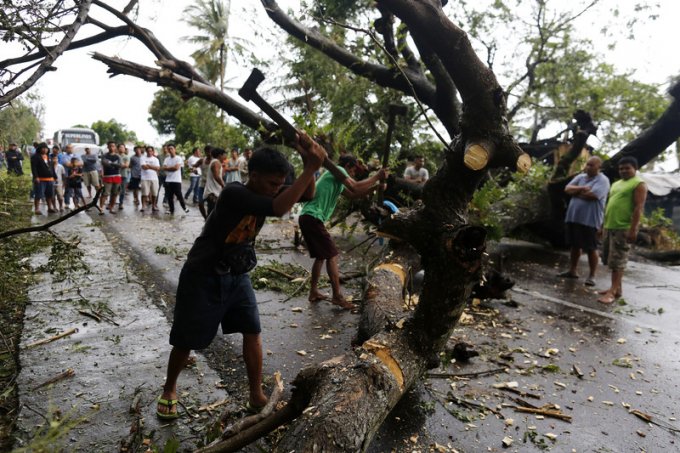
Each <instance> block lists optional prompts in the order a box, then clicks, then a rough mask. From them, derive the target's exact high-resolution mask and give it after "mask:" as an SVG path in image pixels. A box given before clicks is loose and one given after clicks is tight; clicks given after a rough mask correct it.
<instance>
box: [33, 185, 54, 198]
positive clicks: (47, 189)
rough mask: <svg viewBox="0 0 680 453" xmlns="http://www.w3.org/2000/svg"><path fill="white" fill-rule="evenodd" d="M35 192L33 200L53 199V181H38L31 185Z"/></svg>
mask: <svg viewBox="0 0 680 453" xmlns="http://www.w3.org/2000/svg"><path fill="white" fill-rule="evenodd" d="M33 190H35V198H36V199H38V200H44V199H45V198H53V197H54V181H39V182H37V183H34V184H33Z"/></svg>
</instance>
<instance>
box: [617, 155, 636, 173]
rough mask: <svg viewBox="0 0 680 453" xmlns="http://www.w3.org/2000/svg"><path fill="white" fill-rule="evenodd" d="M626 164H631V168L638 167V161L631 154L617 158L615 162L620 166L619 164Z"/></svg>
mask: <svg viewBox="0 0 680 453" xmlns="http://www.w3.org/2000/svg"><path fill="white" fill-rule="evenodd" d="M626 164H628V165H632V166H633V168H635V169H636V170H637V169H638V161H637V159H636V158H635V157H633V156H623V157H622V158H621V159H619V163H618V164H617V167H618V166H621V165H626Z"/></svg>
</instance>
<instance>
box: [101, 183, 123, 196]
mask: <svg viewBox="0 0 680 453" xmlns="http://www.w3.org/2000/svg"><path fill="white" fill-rule="evenodd" d="M119 192H120V183H119V182H105V183H104V193H102V196H103V197H106V196H109V195H111V196H112V197H115V196H116V195H118V193H119Z"/></svg>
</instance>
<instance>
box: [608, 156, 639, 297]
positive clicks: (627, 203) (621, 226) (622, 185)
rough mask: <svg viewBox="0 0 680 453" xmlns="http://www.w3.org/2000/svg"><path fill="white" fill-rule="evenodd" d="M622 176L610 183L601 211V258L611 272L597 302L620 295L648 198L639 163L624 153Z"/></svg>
mask: <svg viewBox="0 0 680 453" xmlns="http://www.w3.org/2000/svg"><path fill="white" fill-rule="evenodd" d="M618 168H619V176H620V177H621V179H619V180H618V181H616V182H615V183H614V184H612V187H611V190H610V191H609V200H608V202H607V208H606V209H605V212H604V231H605V238H604V250H603V252H602V257H603V261H604V262H605V264H607V265H608V266H609V269H611V271H612V281H611V285H610V286H609V289H606V290H604V291H600V294H601V297H600V298H599V299H598V302H601V303H603V304H611V303H612V302H614V301H615V300H616V299H618V298H620V297H621V296H622V295H623V285H622V282H623V271H624V269H625V268H626V263H627V262H628V251H629V250H630V244H633V243H635V240H636V239H637V234H638V229H639V227H640V219H641V218H642V212H643V210H644V207H645V200H646V199H647V185H646V184H645V183H644V182H643V181H642V178H640V176H638V175H637V169H638V162H637V159H636V158H634V157H632V156H625V157H622V158H621V159H620V160H619V163H618Z"/></svg>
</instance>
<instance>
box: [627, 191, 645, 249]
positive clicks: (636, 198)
mask: <svg viewBox="0 0 680 453" xmlns="http://www.w3.org/2000/svg"><path fill="white" fill-rule="evenodd" d="M646 200H647V184H645V183H644V182H641V183H640V184H638V186H637V187H636V188H635V192H633V217H631V219H630V230H628V237H627V239H628V242H635V240H636V239H637V233H638V229H639V227H640V219H641V218H642V211H643V209H644V207H645V201H646Z"/></svg>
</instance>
